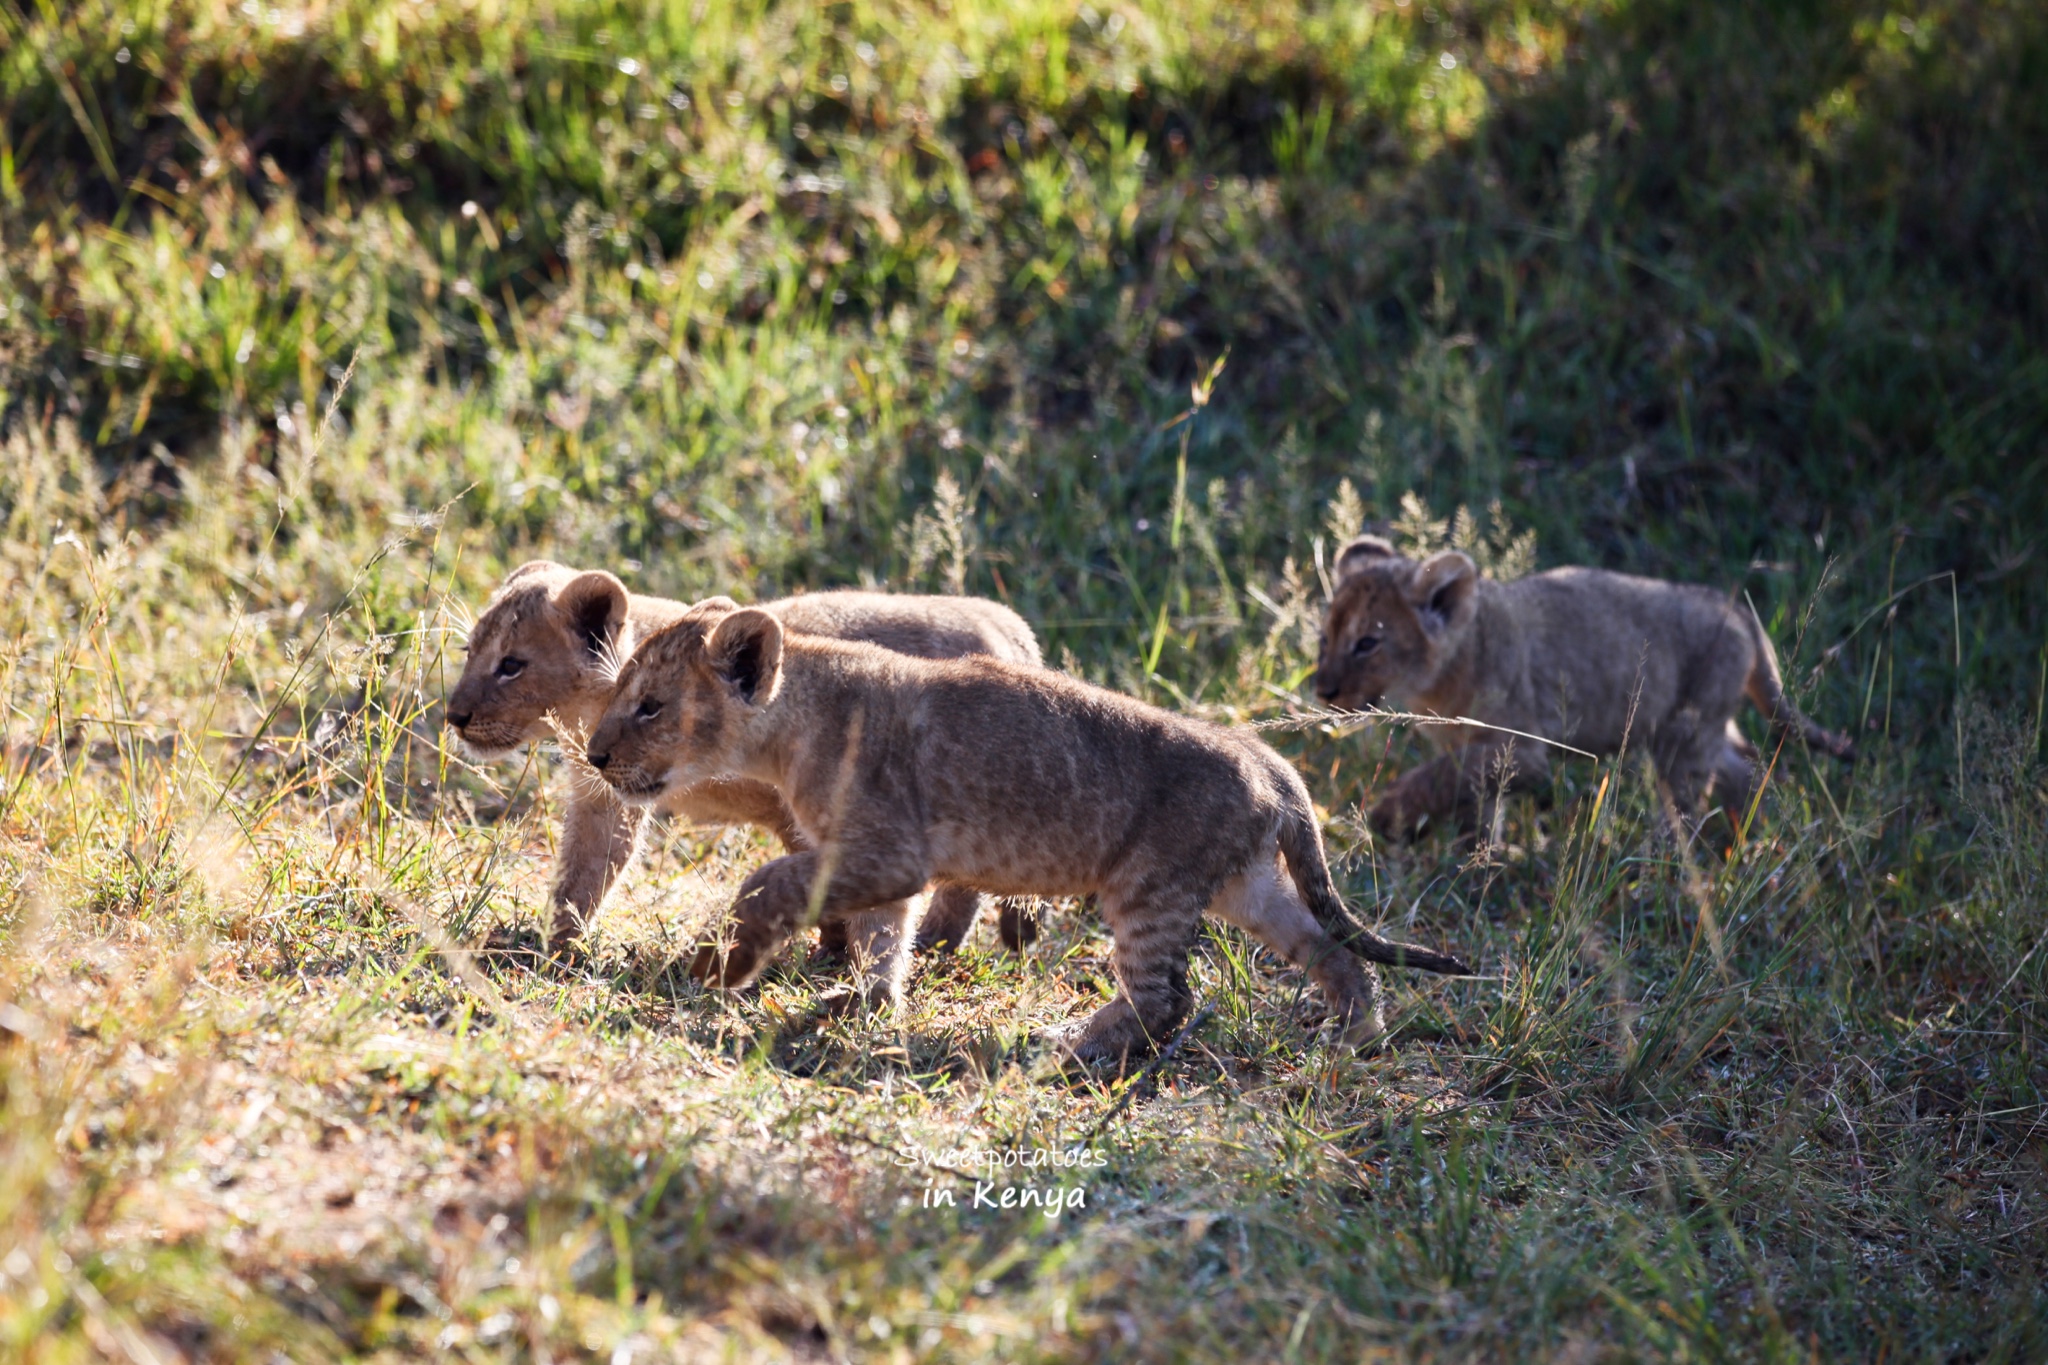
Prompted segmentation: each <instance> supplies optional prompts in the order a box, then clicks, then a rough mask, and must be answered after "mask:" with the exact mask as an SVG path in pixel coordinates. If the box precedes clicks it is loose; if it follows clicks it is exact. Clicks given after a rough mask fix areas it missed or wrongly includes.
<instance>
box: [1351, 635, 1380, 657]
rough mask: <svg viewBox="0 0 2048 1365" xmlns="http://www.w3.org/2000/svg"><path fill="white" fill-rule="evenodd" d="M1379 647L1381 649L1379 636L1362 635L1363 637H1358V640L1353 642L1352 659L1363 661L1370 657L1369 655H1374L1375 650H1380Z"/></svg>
mask: <svg viewBox="0 0 2048 1365" xmlns="http://www.w3.org/2000/svg"><path fill="white" fill-rule="evenodd" d="M1379 647H1380V637H1379V636H1377V635H1361V636H1359V637H1358V639H1356V640H1355V641H1353V642H1352V645H1351V657H1352V658H1354V659H1363V658H1364V657H1365V656H1366V655H1368V654H1370V653H1372V652H1373V651H1374V650H1376V649H1378V648H1379Z"/></svg>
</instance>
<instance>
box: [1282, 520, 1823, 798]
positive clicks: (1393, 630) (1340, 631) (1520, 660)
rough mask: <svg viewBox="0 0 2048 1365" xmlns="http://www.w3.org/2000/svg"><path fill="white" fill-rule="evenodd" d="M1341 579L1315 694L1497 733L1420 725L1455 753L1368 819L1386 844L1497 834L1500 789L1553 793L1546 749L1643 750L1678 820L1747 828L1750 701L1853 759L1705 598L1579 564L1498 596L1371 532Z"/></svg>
mask: <svg viewBox="0 0 2048 1365" xmlns="http://www.w3.org/2000/svg"><path fill="white" fill-rule="evenodd" d="M1336 570H1337V586H1336V590H1335V591H1334V592H1333V593H1332V594H1331V597H1330V608H1329V612H1328V614H1327V615H1326V616H1325V617H1324V618H1323V639H1322V647H1321V655H1320V658H1319V660H1318V662H1317V665H1316V674H1315V686H1316V695H1317V696H1319V697H1321V698H1322V699H1323V700H1324V701H1326V702H1330V703H1332V704H1334V705H1338V706H1344V707H1351V708H1362V707H1368V706H1372V705H1375V704H1377V703H1378V702H1380V701H1381V700H1383V699H1384V700H1386V701H1389V702H1391V703H1393V704H1394V705H1395V706H1397V707H1399V708H1401V709H1402V710H1406V711H1416V712H1421V713H1424V714H1432V715H1439V716H1445V717H1463V718H1466V719H1469V720H1474V721H1478V722H1481V723H1482V724H1483V725H1488V726H1498V727H1500V728H1499V729H1483V728H1481V726H1479V725H1431V726H1428V727H1426V729H1425V733H1426V734H1428V736H1429V737H1430V739H1431V740H1433V741H1434V742H1435V743H1436V744H1437V746H1438V747H1439V748H1441V749H1446V750H1448V752H1447V753H1445V754H1444V755H1443V757H1441V758H1438V759H1436V760H1434V761H1432V762H1430V763H1426V764H1424V765H1423V766H1422V767H1420V768H1417V769H1415V770H1414V771H1412V772H1409V773H1406V774H1404V775H1403V776H1402V777H1401V778H1400V780H1399V781H1397V782H1395V783H1394V785H1393V787H1392V788H1391V789H1390V790H1389V791H1388V792H1387V793H1386V794H1385V795H1384V796H1382V797H1381V798H1380V799H1379V800H1378V801H1377V802H1375V803H1374V804H1373V807H1372V810H1371V811H1370V812H1369V815H1368V818H1369V819H1370V820H1371V822H1372V826H1373V828H1374V829H1376V830H1378V831H1379V832H1380V833H1381V834H1383V835H1387V836H1389V837H1391V838H1395V839H1407V838H1411V837H1413V836H1414V835H1416V834H1417V833H1419V832H1420V831H1421V830H1422V829H1423V827H1424V826H1425V825H1427V824H1430V823H1433V822H1442V821H1445V820H1447V819H1451V818H1453V817H1455V819H1456V820H1457V822H1458V823H1459V824H1460V825H1461V826H1462V827H1463V828H1466V829H1470V828H1472V826H1473V825H1474V824H1475V823H1480V824H1485V825H1491V824H1492V818H1491V817H1492V811H1491V808H1490V807H1491V802H1492V799H1493V796H1494V794H1495V793H1496V792H1497V791H1498V790H1499V789H1500V788H1502V787H1503V786H1505V788H1506V789H1508V790H1528V789H1531V788H1535V787H1540V786H1542V785H1544V784H1545V783H1547V782H1548V780H1549V773H1550V759H1549V754H1548V752H1547V746H1546V745H1545V744H1544V743H1542V741H1543V740H1556V741H1558V742H1560V743H1564V744H1569V745H1571V746H1572V747H1573V748H1576V749H1584V750H1587V751H1589V752H1591V753H1595V754H1603V755H1604V754H1612V753H1617V752H1619V751H1620V750H1621V749H1622V747H1623V746H1624V744H1626V745H1628V746H1630V747H1636V748H1640V749H1643V750H1646V751H1647V752H1648V753H1649V755H1650V758H1651V760H1652V761H1653V762H1654V763H1655V764H1656V767H1657V773H1658V775H1659V776H1660V777H1661V778H1663V780H1664V782H1665V784H1666V786H1667V787H1668V788H1669V789H1670V792H1671V798H1672V801H1673V802H1674V804H1676V806H1677V807H1678V809H1679V810H1680V811H1682V812H1684V813H1686V814H1687V815H1694V814H1697V813H1698V811H1699V809H1700V807H1701V804H1702V803H1703V802H1704V801H1705V800H1706V799H1707V798H1709V797H1713V798H1715V799H1717V800H1719V801H1720V802H1721V804H1722V805H1723V806H1724V807H1725V808H1726V809H1727V810H1728V812H1729V813H1730V815H1731V816H1732V817H1733V818H1734V819H1736V820H1738V821H1739V820H1741V819H1742V818H1743V816H1744V813H1745V812H1746V810H1747V809H1748V806H1749V804H1750V800H1751V798H1752V797H1753V795H1754V794H1755V791H1756V786H1757V783H1758V781H1759V780H1760V774H1759V772H1758V768H1757V750H1756V746H1755V745H1753V744H1751V743H1750V742H1749V741H1748V740H1746V739H1744V738H1743V737H1742V731H1741V730H1740V729H1738V728H1737V727H1736V724H1735V719H1734V718H1735V712H1736V711H1737V710H1738V709H1739V708H1740V707H1741V705H1742V699H1743V698H1744V697H1745V696H1747V697H1748V698H1749V699H1750V701H1751V702H1753V703H1755V705H1756V707H1757V709H1758V710H1760V711H1762V712H1763V713H1764V715H1765V716H1766V717H1768V718H1769V719H1770V721H1771V722H1772V723H1773V724H1775V725H1778V726H1782V727H1784V728H1787V729H1791V730H1795V731H1797V732H1798V733H1799V735H1800V736H1801V737H1803V738H1804V739H1805V740H1806V742H1807V743H1809V744H1811V745H1813V746H1814V747H1815V748H1816V749H1820V750H1823V751H1825V752H1827V753H1830V754H1833V755H1834V756H1835V757H1837V758H1843V759H1848V758H1852V757H1853V756H1854V753H1855V750H1854V747H1853V746H1852V745H1851V744H1850V743H1849V741H1848V740H1847V739H1846V738H1844V737H1843V736H1841V735H1838V734H1836V733H1834V732H1833V731H1832V730H1824V729H1822V728H1821V727H1820V726H1818V725H1816V724H1814V722H1812V721H1811V720H1808V719H1807V718H1806V717H1805V716H1804V715H1802V714H1800V712H1799V709H1798V708H1797V707H1795V706H1794V705H1793V704H1792V703H1791V702H1790V701H1789V700H1787V699H1786V696H1785V689H1784V684H1783V683H1782V682H1781V681H1780V679H1779V676H1778V656H1777V655H1776V653H1774V652H1773V651H1772V649H1771V642H1770V640H1769V639H1767V638H1766V637H1765V635H1764V632H1763V628H1762V627H1761V626H1760V625H1759V624H1758V623H1757V619H1756V615H1755V613H1754V612H1752V611H1751V610H1750V609H1749V608H1748V607H1747V606H1743V605H1738V604H1737V603H1735V602H1732V601H1730V600H1729V599H1728V598H1727V597H1726V596H1724V595H1723V594H1721V593H1718V592H1715V591H1713V590H1712V589H1710V588H1701V587H1692V586H1687V585H1684V584H1678V583H1666V582H1662V581H1660V580H1657V579H1651V578H1632V577H1630V576H1628V575H1626V574H1618V573H1608V572H1605V571H1603V570H1600V569H1577V568H1574V569H1552V570H1551V571H1550V572H1548V573H1540V574H1534V575H1531V576H1530V577H1528V578H1521V579H1516V580H1515V581H1513V582H1511V583H1496V582H1493V581H1491V580H1488V579H1483V578H1481V577H1480V576H1479V570H1478V569H1477V567H1475V566H1474V564H1473V562H1472V560H1471V559H1470V558H1469V557H1467V556H1466V555H1464V554H1461V553H1459V552H1458V551H1456V550H1445V551H1443V552H1442V553H1440V554H1435V555H1431V556H1430V557H1429V558H1428V559H1425V560H1422V561H1420V562H1417V561H1416V560H1413V559H1408V558H1406V557H1404V556H1402V555H1400V554H1397V553H1395V551H1394V547H1393V546H1392V545H1390V544H1388V543H1387V542H1386V541H1384V540H1382V539H1380V538H1379V537H1378V536H1360V537H1359V538H1358V539H1356V540H1354V541H1352V542H1351V543H1350V544H1349V545H1346V546H1345V547H1344V549H1343V550H1342V551H1341V552H1340V553H1339V555H1338V557H1337V565H1336ZM1510 730H1519V731H1521V732H1522V734H1521V735H1514V734H1507V733H1504V731H1510ZM1525 736H1533V737H1535V738H1527V737H1525Z"/></svg>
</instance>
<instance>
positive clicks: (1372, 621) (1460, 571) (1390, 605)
mask: <svg viewBox="0 0 2048 1365" xmlns="http://www.w3.org/2000/svg"><path fill="white" fill-rule="evenodd" d="M1478 584H1479V571H1478V568H1477V567H1476V566H1475V565H1474V564H1473V563H1472V561H1471V559H1470V558H1468V557H1467V556H1465V555H1463V554H1460V553H1459V552H1457V551H1456V550H1446V551H1444V552H1443V553H1441V554H1436V555H1432V556H1430V557H1429V558H1428V559H1426V560H1423V561H1422V562H1421V563H1417V562H1416V561H1415V560H1412V559H1407V558H1404V557H1403V556H1401V555H1399V554H1396V553H1395V552H1394V547H1393V546H1391V545H1389V544H1388V543H1387V542H1386V541H1384V540H1381V539H1380V538H1379V537H1377V536H1360V537H1359V538H1358V539H1357V540H1354V541H1352V542H1351V543H1350V544H1349V545H1346V546H1345V547H1344V549H1343V551H1342V552H1341V553H1340V554H1339V555H1338V556H1337V587H1336V591H1335V592H1333V593H1332V594H1331V596H1330V607H1329V612H1328V614H1326V615H1325V616H1324V617H1323V639H1322V647H1321V651H1320V655H1319V657H1318V659H1317V661H1316V674H1315V685H1316V695H1317V696H1318V697H1320V698H1322V699H1323V700H1324V701H1325V702H1327V703H1329V704H1330V705H1333V706H1340V707H1344V708H1346V709H1348V710H1359V709H1362V708H1364V707H1368V706H1373V705H1376V704H1378V703H1379V702H1380V701H1381V700H1382V699H1386V698H1391V699H1393V700H1394V701H1395V702H1396V703H1406V702H1408V701H1410V700H1412V699H1413V698H1415V697H1416V696H1418V695H1420V694H1422V693H1424V692H1426V691H1428V689H1429V687H1430V684H1431V683H1433V682H1435V681H1436V678H1437V674H1438V672H1439V671H1440V670H1441V669H1442V667H1443V661H1444V659H1445V657H1446V656H1447V655H1448V654H1449V653H1450V652H1451V651H1452V649H1453V648H1454V647H1455V645H1456V644H1457V642H1458V641H1459V640H1460V639H1461V638H1462V637H1463V635H1464V634H1465V632H1466V631H1467V630H1469V629H1470V628H1471V622H1472V616H1473V612H1474V597H1475V593H1476V589H1477V588H1478Z"/></svg>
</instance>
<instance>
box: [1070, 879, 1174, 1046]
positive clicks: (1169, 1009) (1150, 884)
mask: <svg viewBox="0 0 2048 1365" xmlns="http://www.w3.org/2000/svg"><path fill="white" fill-rule="evenodd" d="M1210 899H1211V896H1210V895H1209V890H1208V888H1207V887H1199V886H1192V885H1188V884H1186V883H1185V882H1178V881H1176V880H1175V879H1171V878H1165V877H1162V878H1156V879H1154V878H1141V879H1135V880H1134V882H1133V883H1131V884H1128V885H1124V886H1119V887H1116V888H1115V889H1111V888H1108V887H1105V888H1103V890H1102V893H1101V901H1102V915H1103V918H1104V919H1105V920H1107V921H1108V922H1109V929H1110V932H1111V933H1112V934H1114V935H1115V936H1116V956H1115V962H1116V980H1117V993H1116V996H1115V998H1113V999H1112V1000H1111V1001H1110V1002H1109V1003H1108V1004H1106V1005H1104V1006H1103V1007H1102V1008H1101V1009H1099V1010H1097V1011H1095V1013H1093V1014H1091V1015H1089V1016H1088V1018H1087V1019H1086V1020H1085V1021H1084V1022H1083V1023H1082V1024H1081V1025H1080V1026H1079V1027H1078V1028H1076V1029H1073V1030H1072V1031H1070V1032H1068V1033H1067V1034H1065V1035H1063V1036H1061V1037H1060V1039H1059V1042H1060V1046H1061V1047H1062V1049H1063V1050H1064V1051H1066V1052H1068V1053H1070V1054H1071V1055H1072V1056H1073V1057H1074V1058H1076V1059H1077V1060H1079V1061H1082V1062H1120V1061H1122V1060H1124V1059H1125V1058H1126V1057H1128V1056H1130V1055H1132V1054H1134V1053H1139V1054H1142V1053H1146V1052H1151V1051H1152V1050H1154V1049H1155V1048H1160V1047H1164V1046H1165V1045H1166V1044H1167V1042H1168V1041H1169V1040H1170V1039H1171V1038H1172V1037H1173V1031H1174V1030H1175V1029H1176V1028H1178V1027H1179V1026H1180V1022H1181V1020H1182V1019H1184V1018H1185V1017H1186V1016H1187V1012H1188V1007H1189V1006H1190V1005H1191V1004H1192V1003H1193V995H1192V994H1191V992H1190V991H1189V990H1188V953H1189V951H1190V950H1191V949H1192V948H1193V947H1194V942H1195V930H1196V928H1197V926H1198V925H1200V923H1201V919H1202V909H1203V907H1204V905H1205V904H1206V903H1207V902H1208V901H1209V900H1210Z"/></svg>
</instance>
